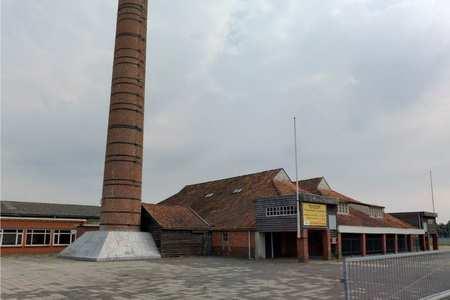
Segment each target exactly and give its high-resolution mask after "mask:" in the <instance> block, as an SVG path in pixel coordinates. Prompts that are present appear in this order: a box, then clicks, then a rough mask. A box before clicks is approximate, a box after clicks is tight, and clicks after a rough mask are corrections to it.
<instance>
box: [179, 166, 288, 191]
mask: <svg viewBox="0 0 450 300" xmlns="http://www.w3.org/2000/svg"><path fill="white" fill-rule="evenodd" d="M281 170H284V169H283V168H276V169H271V170H264V171H259V172H254V173H248V174H243V175H238V176H233V177H226V178H221V179H214V180H208V181H203V182H199V183H193V184H188V185H185V186H184V187H188V186H196V185H201V184H206V183H211V182H219V181H224V180H231V179H237V178H241V177H247V176H254V175H258V174H262V173H269V172H273V171H281Z"/></svg>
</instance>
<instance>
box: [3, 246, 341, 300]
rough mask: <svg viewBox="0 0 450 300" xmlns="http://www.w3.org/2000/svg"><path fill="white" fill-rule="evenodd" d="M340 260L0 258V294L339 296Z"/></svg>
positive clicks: (50, 296)
mask: <svg viewBox="0 0 450 300" xmlns="http://www.w3.org/2000/svg"><path fill="white" fill-rule="evenodd" d="M340 268H341V264H340V263H338V262H328V261H313V262H311V263H309V264H299V263H297V262H296V261H295V260H291V259H289V260H283V259H280V260H274V261H271V260H259V261H248V260H245V259H234V258H222V257H189V258H171V259H159V260H150V261H120V262H101V263H95V262H86V261H74V260H67V259H61V258H57V257H56V256H54V255H46V256H43V255H35V256H6V257H2V258H1V299H32V298H44V299H93V298H96V299H339V298H343V289H342V287H341V283H340V271H341V269H340Z"/></svg>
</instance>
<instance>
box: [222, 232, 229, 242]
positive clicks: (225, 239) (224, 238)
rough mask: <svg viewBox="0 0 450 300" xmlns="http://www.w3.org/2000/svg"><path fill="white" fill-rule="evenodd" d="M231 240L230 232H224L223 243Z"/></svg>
mask: <svg viewBox="0 0 450 300" xmlns="http://www.w3.org/2000/svg"><path fill="white" fill-rule="evenodd" d="M229 240H230V237H229V235H228V231H222V241H223V242H228V241H229Z"/></svg>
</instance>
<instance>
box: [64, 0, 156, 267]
mask: <svg viewBox="0 0 450 300" xmlns="http://www.w3.org/2000/svg"><path fill="white" fill-rule="evenodd" d="M146 33H147V0H119V7H118V12H117V27H116V43H115V49H114V64H113V75H112V85H111V101H110V108H109V121H108V137H107V143H106V155H105V172H104V178H103V195H102V207H101V215H100V230H99V231H89V232H86V233H84V234H83V235H82V236H81V237H80V238H78V239H76V240H75V242H74V243H72V244H70V245H69V246H68V247H67V248H65V249H64V250H63V251H62V252H61V253H60V254H59V256H60V257H64V258H70V259H82V260H93V261H110V260H130V259H153V258H161V255H160V253H159V251H158V247H157V246H156V244H155V241H154V239H153V236H152V235H151V233H150V232H146V231H140V226H139V225H140V223H141V186H142V152H143V151H142V148H143V140H144V138H143V133H144V94H145V88H144V86H145V46H146V42H145V39H146Z"/></svg>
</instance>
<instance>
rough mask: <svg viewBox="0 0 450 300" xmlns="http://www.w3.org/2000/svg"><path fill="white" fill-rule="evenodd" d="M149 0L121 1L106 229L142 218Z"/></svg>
mask: <svg viewBox="0 0 450 300" xmlns="http://www.w3.org/2000/svg"><path fill="white" fill-rule="evenodd" d="M147 4H148V3H147V0H119V6H118V12H117V25H116V39H115V50H114V63H113V74H112V84H111V101H110V109H109V121H108V137H107V143H106V155H105V169H104V179H103V194H102V203H101V207H102V208H101V220H100V224H101V230H109V231H111V230H112V231H114V230H120V231H138V230H139V225H140V222H141V193H142V192H141V185H142V155H143V133H144V96H145V51H146V36H147Z"/></svg>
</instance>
